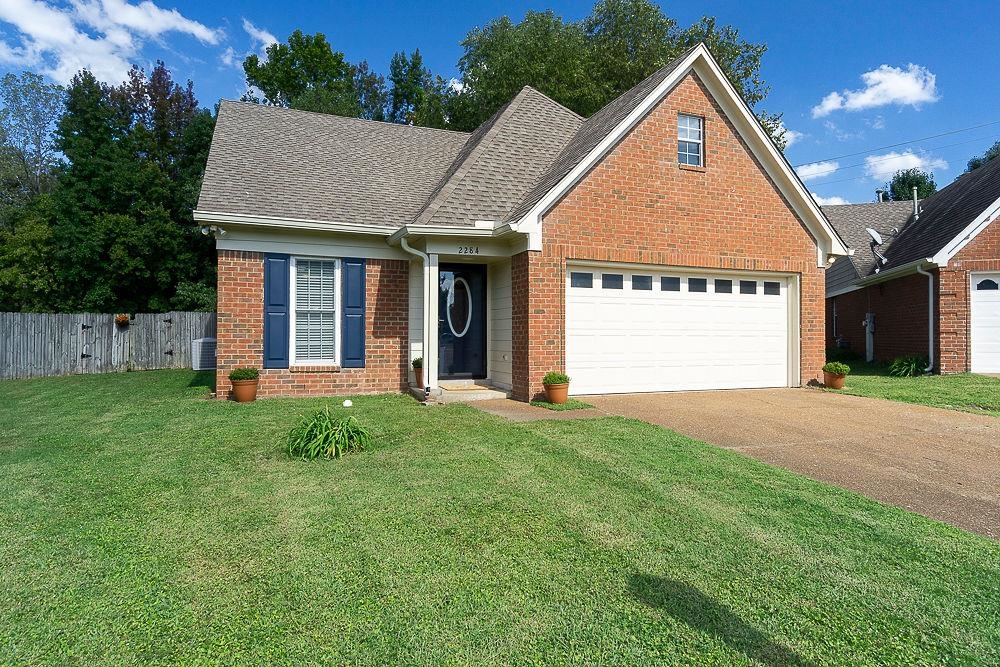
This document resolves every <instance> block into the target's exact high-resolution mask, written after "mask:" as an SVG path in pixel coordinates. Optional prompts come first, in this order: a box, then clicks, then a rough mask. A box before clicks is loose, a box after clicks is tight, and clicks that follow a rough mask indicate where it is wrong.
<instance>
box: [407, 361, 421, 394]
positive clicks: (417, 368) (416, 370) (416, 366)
mask: <svg viewBox="0 0 1000 667" xmlns="http://www.w3.org/2000/svg"><path fill="white" fill-rule="evenodd" d="M410 363H411V364H413V375H414V377H415V378H416V380H417V389H423V388H424V358H423V357H417V358H416V359H414V360H413V361H411V362H410Z"/></svg>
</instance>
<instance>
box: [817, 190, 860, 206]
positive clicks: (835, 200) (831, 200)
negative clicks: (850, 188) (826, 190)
mask: <svg viewBox="0 0 1000 667" xmlns="http://www.w3.org/2000/svg"><path fill="white" fill-rule="evenodd" d="M809 194H811V195H812V198H813V199H815V200H816V203H817V204H819V205H820V206H842V205H844V204H850V203H851V202H849V201H847V200H846V199H844V198H843V197H837V196H833V197H820V196H819V195H818V194H816V193H815V192H810V193H809Z"/></svg>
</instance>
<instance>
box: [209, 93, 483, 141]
mask: <svg viewBox="0 0 1000 667" xmlns="http://www.w3.org/2000/svg"><path fill="white" fill-rule="evenodd" d="M224 104H226V105H228V104H232V105H236V106H241V107H251V108H255V109H261V110H268V111H272V110H273V111H279V112H283V113H293V114H304V115H307V116H314V117H322V118H335V119H337V120H341V121H344V122H348V123H357V124H359V125H360V124H365V125H383V126H387V127H393V128H398V129H409V130H415V131H418V132H427V133H431V132H437V133H442V132H443V133H446V134H461V135H464V136H466V137H468V136H469V135H470V134H471V132H463V131H461V130H449V129H445V128H440V127H425V126H423V125H408V124H405V123H393V122H391V121H387V120H371V119H368V118H354V117H353V116H340V115H337V114H333V113H325V112H323V111H307V110H306V109H293V108H292V107H279V106H274V105H272V104H258V103H257V102H247V101H245V100H225V99H224V100H219V105H220V107H221V106H222V105H224Z"/></svg>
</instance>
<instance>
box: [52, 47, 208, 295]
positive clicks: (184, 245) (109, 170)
mask: <svg viewBox="0 0 1000 667" xmlns="http://www.w3.org/2000/svg"><path fill="white" fill-rule="evenodd" d="M213 124H214V119H213V117H212V115H211V113H210V112H207V111H206V110H201V109H199V108H198V104H197V100H196V99H195V97H194V92H193V86H192V84H191V82H190V81H189V82H188V83H187V86H180V85H178V84H177V83H175V82H174V81H173V79H172V78H171V75H170V72H169V70H168V69H167V68H166V66H165V65H164V64H163V63H162V62H159V63H157V65H156V67H155V68H154V69H153V71H152V72H151V73H150V75H149V76H148V77H147V76H146V74H145V73H144V72H143V71H142V70H140V69H138V68H133V69H132V71H131V72H130V73H129V76H128V79H127V80H126V81H125V82H124V83H122V84H121V85H120V86H117V87H110V86H107V85H105V84H103V83H101V82H99V81H97V79H96V78H94V76H93V75H92V74H91V73H89V72H87V71H83V72H81V73H80V74H78V75H77V76H76V77H74V79H73V81H72V83H71V84H70V86H69V89H68V91H67V98H66V112H65V113H64V114H63V116H62V118H61V119H60V121H59V126H58V131H57V136H58V148H59V149H60V150H61V151H62V152H63V154H64V155H65V156H66V159H67V161H68V166H67V167H66V169H65V171H64V173H63V174H62V175H61V177H60V179H59V185H58V187H57V189H56V190H55V192H54V200H55V204H54V209H55V211H54V225H53V239H54V243H53V245H54V249H53V255H54V258H55V264H56V267H57V272H58V279H59V283H60V285H61V286H62V290H61V293H60V296H59V299H58V301H57V306H58V308H59V309H62V310H96V311H103V312H114V311H126V312H135V311H140V310H152V311H163V310H169V309H170V308H172V307H176V306H175V304H177V303H179V302H183V304H184V306H183V307H191V305H192V304H191V295H192V294H198V293H199V291H198V289H193V288H192V285H201V286H203V288H209V289H210V288H211V285H212V284H213V283H214V250H213V248H212V243H211V240H210V239H208V238H207V237H205V236H203V235H202V234H200V233H199V230H198V226H197V225H195V224H194V221H193V220H192V217H191V212H192V209H193V206H194V203H195V201H196V197H197V192H198V188H199V186H200V180H201V177H202V174H203V172H204V165H205V157H206V155H207V151H208V145H209V142H210V141H211V132H212V127H213ZM204 292H205V290H204V289H202V292H201V293H204ZM209 301H211V299H210V298H209V299H206V302H205V303H204V304H202V306H203V307H209V306H211V303H209Z"/></svg>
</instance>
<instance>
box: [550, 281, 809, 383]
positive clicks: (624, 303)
mask: <svg viewBox="0 0 1000 667" xmlns="http://www.w3.org/2000/svg"><path fill="white" fill-rule="evenodd" d="M688 271H689V270H688ZM688 271H685V272H681V271H673V272H672V271H670V270H669V269H661V268H656V269H655V270H654V269H652V268H650V270H639V269H625V268H607V267H588V266H572V265H571V266H570V268H569V271H568V273H569V275H568V276H567V280H566V285H567V287H566V290H567V294H566V320H567V321H566V372H567V374H568V375H569V376H570V378H571V381H572V384H571V385H570V388H571V390H572V392H573V393H574V394H596V393H625V392H643V391H678V390H692V389H737V388H751V387H786V386H788V385H789V377H788V375H789V374H788V363H789V361H788V359H789V334H788V332H789V279H788V278H783V277H772V276H763V275H759V274H746V275H739V274H719V273H711V272H704V273H691V272H688Z"/></svg>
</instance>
